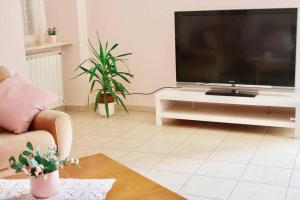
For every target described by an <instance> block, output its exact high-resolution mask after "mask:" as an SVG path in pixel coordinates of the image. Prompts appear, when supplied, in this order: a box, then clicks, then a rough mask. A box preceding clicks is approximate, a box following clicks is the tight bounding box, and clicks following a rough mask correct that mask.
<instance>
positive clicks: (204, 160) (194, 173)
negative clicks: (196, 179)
mask: <svg viewBox="0 0 300 200" xmlns="http://www.w3.org/2000/svg"><path fill="white" fill-rule="evenodd" d="M236 126H237V125H235V126H234V127H236ZM230 132H231V131H228V134H227V135H226V136H225V137H224V138H223V140H222V141H221V142H220V143H219V144H218V145H216V147H215V148H214V149H213V150H212V151H211V152H210V153H209V155H208V156H207V157H206V158H205V159H203V162H202V163H201V164H200V165H199V167H198V168H197V169H196V170H195V171H194V172H193V173H192V175H191V176H190V178H188V179H187V180H186V181H185V183H184V184H183V185H182V186H181V187H180V188H179V189H178V192H180V190H181V189H182V188H184V187H185V186H186V185H187V183H188V182H189V181H190V180H191V178H192V177H193V176H195V175H197V174H196V172H197V171H198V169H199V168H200V167H201V166H202V165H204V163H205V162H206V161H207V160H208V158H209V157H210V156H211V155H212V154H213V153H214V152H215V151H216V149H217V148H218V147H219V146H220V145H221V144H222V143H223V142H224V141H225V139H226V138H227V137H228V136H229V135H230Z"/></svg>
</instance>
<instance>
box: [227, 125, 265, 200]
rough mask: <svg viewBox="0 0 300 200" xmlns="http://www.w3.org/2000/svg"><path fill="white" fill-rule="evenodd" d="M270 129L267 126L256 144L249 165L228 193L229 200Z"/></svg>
mask: <svg viewBox="0 0 300 200" xmlns="http://www.w3.org/2000/svg"><path fill="white" fill-rule="evenodd" d="M269 130H270V127H268V128H267V130H266V131H265V133H264V135H263V137H262V138H261V140H260V142H259V143H258V144H257V145H256V147H255V150H254V151H253V153H252V155H251V157H250V159H249V160H248V162H247V165H246V167H245V169H244V170H243V172H242V173H241V175H240V177H239V178H238V180H237V182H236V184H235V185H234V187H233V189H232V191H231V192H230V194H229V195H228V198H227V200H229V199H230V197H231V195H232V193H233V191H234V190H235V189H236V187H237V185H238V184H239V183H240V181H243V180H241V178H242V177H243V175H244V174H245V172H246V170H247V168H248V166H249V165H250V163H251V160H252V158H253V157H254V155H255V153H256V151H257V149H258V147H259V145H260V144H261V143H262V141H263V140H264V138H265V136H266V135H267V132H268V131H269Z"/></svg>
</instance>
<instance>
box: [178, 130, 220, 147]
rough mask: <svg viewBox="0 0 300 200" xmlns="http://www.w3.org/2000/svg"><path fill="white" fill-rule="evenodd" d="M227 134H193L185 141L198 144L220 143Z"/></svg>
mask: <svg viewBox="0 0 300 200" xmlns="http://www.w3.org/2000/svg"><path fill="white" fill-rule="evenodd" d="M225 137H226V135H214V134H209V133H207V134H206V133H203V134H193V135H191V136H190V137H188V138H187V139H186V140H184V141H183V143H186V144H198V145H203V144H204V145H219V144H220V143H221V142H222V141H223V140H224V138H225Z"/></svg>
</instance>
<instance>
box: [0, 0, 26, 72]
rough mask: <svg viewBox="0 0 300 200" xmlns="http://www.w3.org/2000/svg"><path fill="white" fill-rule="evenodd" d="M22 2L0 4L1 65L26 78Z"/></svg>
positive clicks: (7, 0)
mask: <svg viewBox="0 0 300 200" xmlns="http://www.w3.org/2000/svg"><path fill="white" fill-rule="evenodd" d="M20 2H21V1H20V0H1V3H0V27H1V31H0V65H3V66H6V67H8V68H9V70H10V71H11V73H12V74H14V73H16V72H18V73H20V74H22V75H23V76H25V49H24V31H23V16H22V10H21V3H20Z"/></svg>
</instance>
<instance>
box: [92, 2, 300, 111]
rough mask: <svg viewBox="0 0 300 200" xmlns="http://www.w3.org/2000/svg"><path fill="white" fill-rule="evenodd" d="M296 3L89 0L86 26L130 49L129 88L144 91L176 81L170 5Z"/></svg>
mask: <svg viewBox="0 0 300 200" xmlns="http://www.w3.org/2000/svg"><path fill="white" fill-rule="evenodd" d="M299 5H300V1H299V0H264V1H261V0H251V1H249V0H127V1H124V0H109V1H105V0H87V21H88V32H89V37H90V38H95V37H94V36H95V32H96V30H98V31H99V33H100V34H101V37H102V38H103V39H105V40H109V41H114V42H118V43H120V49H122V50H124V51H132V52H134V55H133V56H131V57H130V61H129V66H130V68H131V70H132V71H131V72H132V73H133V74H134V75H135V78H134V81H133V82H132V85H131V86H130V88H129V89H130V91H132V92H148V91H152V90H154V89H156V88H159V87H162V86H175V83H176V78H175V37H174V16H173V15H174V11H183V10H217V9H250V8H282V7H284V8H285V7H299ZM299 12H300V11H299ZM299 21H300V20H299ZM298 33H299V31H298ZM299 40H300V36H299V35H298V41H299ZM299 44H300V43H299V42H298V47H300V45H299ZM298 52H299V51H298ZM297 58H299V53H297ZM297 79H298V80H299V79H300V70H297ZM297 85H298V86H300V81H297ZM127 104H130V105H144V106H153V105H154V97H153V96H132V97H129V99H128V101H127Z"/></svg>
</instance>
